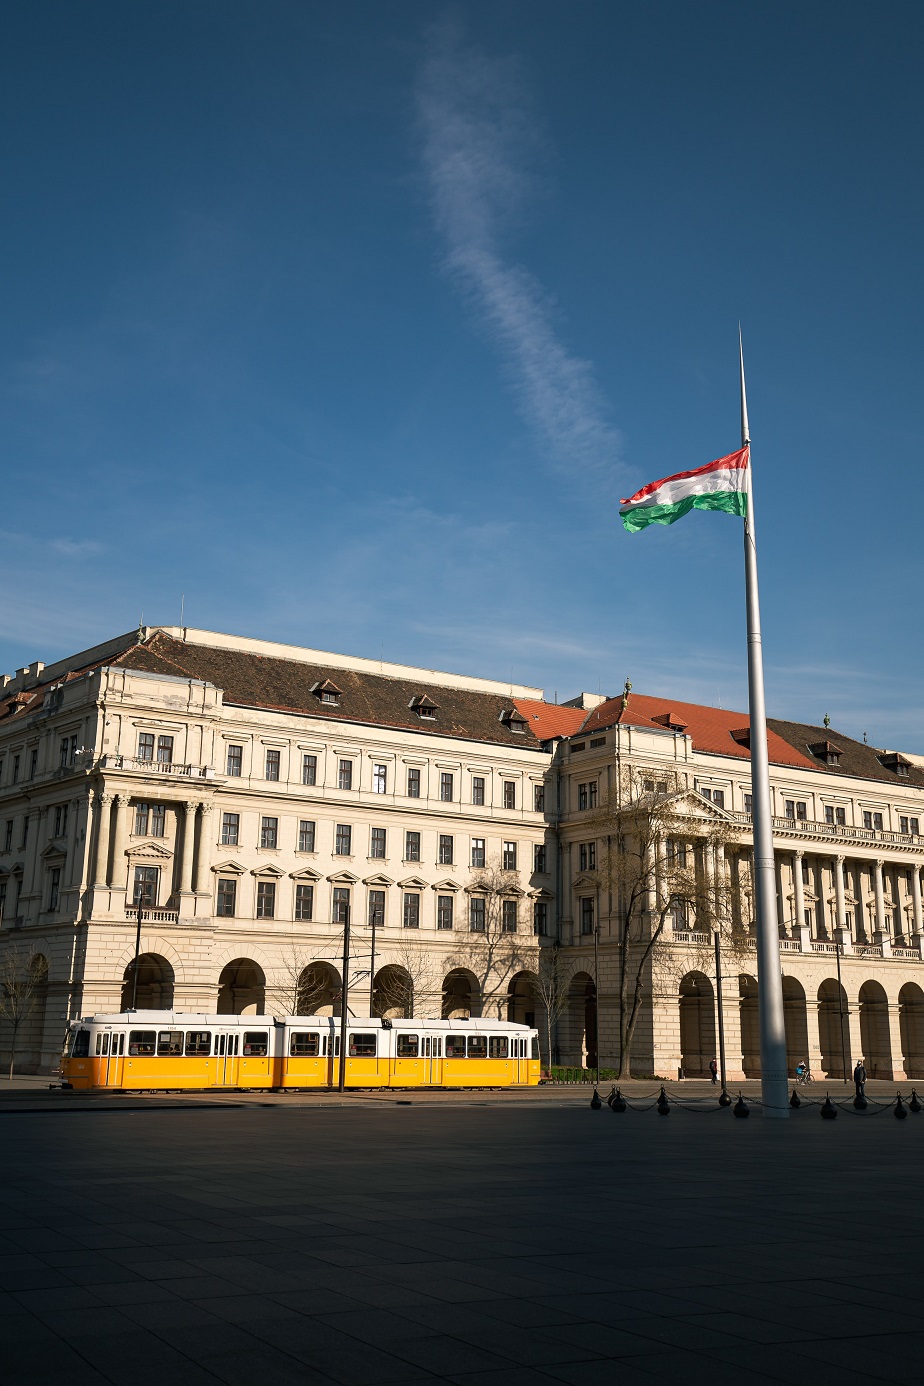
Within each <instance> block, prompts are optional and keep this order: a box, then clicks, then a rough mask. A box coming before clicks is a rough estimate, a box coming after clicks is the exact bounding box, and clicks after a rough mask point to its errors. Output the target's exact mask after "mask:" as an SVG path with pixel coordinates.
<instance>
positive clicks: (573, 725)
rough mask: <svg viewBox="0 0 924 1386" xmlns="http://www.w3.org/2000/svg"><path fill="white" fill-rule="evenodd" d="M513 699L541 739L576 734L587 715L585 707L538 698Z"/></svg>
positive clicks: (547, 739)
mask: <svg viewBox="0 0 924 1386" xmlns="http://www.w3.org/2000/svg"><path fill="white" fill-rule="evenodd" d="M513 701H514V702H515V703H516V705H517V707H518V708H519V710H520V712H522V714H523V716H524V717H525V718H526V722H527V725H528V727H529V729H530V731H531V732H532V734H533V736H538V738H539V740H540V741H552V740H553V739H554V738H555V737H557V736H574V735H575V733H576V732H578V731H579V730H580V727H581V723H582V722H583V721H584V718H585V717H586V716H587V713H586V712H585V711H584V709H583V708H580V707H559V706H558V704H557V703H542V702H540V701H539V700H538V699H537V698H514V700H513Z"/></svg>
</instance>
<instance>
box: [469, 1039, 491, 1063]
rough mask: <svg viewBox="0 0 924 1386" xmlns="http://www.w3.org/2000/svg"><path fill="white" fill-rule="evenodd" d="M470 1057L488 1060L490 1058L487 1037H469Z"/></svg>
mask: <svg viewBox="0 0 924 1386" xmlns="http://www.w3.org/2000/svg"><path fill="white" fill-rule="evenodd" d="M468 1057H469V1058H470V1059H486V1058H487V1057H488V1037H487V1035H469V1037H468Z"/></svg>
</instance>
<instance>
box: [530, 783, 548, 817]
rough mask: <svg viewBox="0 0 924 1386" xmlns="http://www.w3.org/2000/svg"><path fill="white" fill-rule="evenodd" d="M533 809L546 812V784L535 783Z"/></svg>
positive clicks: (537, 811)
mask: <svg viewBox="0 0 924 1386" xmlns="http://www.w3.org/2000/svg"><path fill="white" fill-rule="evenodd" d="M533 809H534V810H535V812H536V813H545V785H544V784H534V785H533Z"/></svg>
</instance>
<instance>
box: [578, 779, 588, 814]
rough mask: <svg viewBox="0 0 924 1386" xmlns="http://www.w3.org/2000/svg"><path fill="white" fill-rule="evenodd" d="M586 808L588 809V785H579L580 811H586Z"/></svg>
mask: <svg viewBox="0 0 924 1386" xmlns="http://www.w3.org/2000/svg"><path fill="white" fill-rule="evenodd" d="M586 807H587V785H586V784H579V785H578V808H579V809H586Z"/></svg>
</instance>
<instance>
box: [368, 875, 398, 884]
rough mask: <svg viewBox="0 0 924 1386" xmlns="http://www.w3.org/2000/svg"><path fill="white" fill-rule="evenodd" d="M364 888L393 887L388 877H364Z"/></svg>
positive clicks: (392, 882)
mask: <svg viewBox="0 0 924 1386" xmlns="http://www.w3.org/2000/svg"><path fill="white" fill-rule="evenodd" d="M363 885H364V886H393V885H394V881H393V880H392V879H391V877H390V876H364V877H363Z"/></svg>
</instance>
